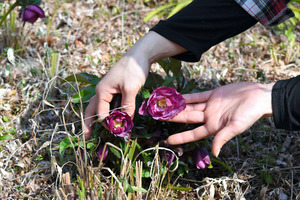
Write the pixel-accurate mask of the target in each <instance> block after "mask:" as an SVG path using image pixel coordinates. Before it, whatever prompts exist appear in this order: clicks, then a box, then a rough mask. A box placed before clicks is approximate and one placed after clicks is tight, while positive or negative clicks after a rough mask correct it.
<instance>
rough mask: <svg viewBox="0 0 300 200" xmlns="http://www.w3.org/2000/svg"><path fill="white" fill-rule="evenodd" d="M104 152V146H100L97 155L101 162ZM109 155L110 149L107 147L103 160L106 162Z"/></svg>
mask: <svg viewBox="0 0 300 200" xmlns="http://www.w3.org/2000/svg"><path fill="white" fill-rule="evenodd" d="M103 150H104V145H103V144H100V145H99V147H98V148H97V150H96V154H97V156H98V158H99V160H101V157H102V154H103ZM107 154H108V148H107V147H106V148H105V151H104V154H103V158H102V160H105V158H106V157H107Z"/></svg>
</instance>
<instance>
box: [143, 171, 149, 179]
mask: <svg viewBox="0 0 300 200" xmlns="http://www.w3.org/2000/svg"><path fill="white" fill-rule="evenodd" d="M142 177H144V178H149V177H150V171H149V170H147V169H142Z"/></svg>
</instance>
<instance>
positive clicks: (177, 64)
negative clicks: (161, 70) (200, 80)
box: [170, 58, 181, 77]
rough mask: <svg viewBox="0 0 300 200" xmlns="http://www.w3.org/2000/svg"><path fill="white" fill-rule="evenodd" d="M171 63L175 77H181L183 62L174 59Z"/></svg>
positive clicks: (171, 59)
mask: <svg viewBox="0 0 300 200" xmlns="http://www.w3.org/2000/svg"><path fill="white" fill-rule="evenodd" d="M170 62H171V63H170V65H171V71H172V73H173V74H174V76H176V77H178V76H179V75H180V70H181V61H180V60H176V59H174V58H170Z"/></svg>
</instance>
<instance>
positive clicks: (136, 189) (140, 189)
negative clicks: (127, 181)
mask: <svg viewBox="0 0 300 200" xmlns="http://www.w3.org/2000/svg"><path fill="white" fill-rule="evenodd" d="M131 188H132V190H133V191H135V192H145V193H146V192H148V191H147V190H146V189H144V188H140V187H136V186H131Z"/></svg>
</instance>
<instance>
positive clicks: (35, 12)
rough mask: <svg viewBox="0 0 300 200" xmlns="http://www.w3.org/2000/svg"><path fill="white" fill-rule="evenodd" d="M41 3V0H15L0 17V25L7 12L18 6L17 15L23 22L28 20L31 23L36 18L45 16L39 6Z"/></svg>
mask: <svg viewBox="0 0 300 200" xmlns="http://www.w3.org/2000/svg"><path fill="white" fill-rule="evenodd" d="M41 3H42V1H41V0H17V1H16V2H15V3H14V4H13V5H11V6H10V8H9V10H8V11H7V12H6V13H4V15H3V16H2V17H1V21H0V27H1V26H2V23H3V22H4V21H5V19H6V17H7V16H8V15H9V13H10V12H11V11H13V10H14V9H15V8H16V7H18V6H21V8H20V15H19V16H20V18H21V20H22V21H23V22H24V23H26V22H30V23H32V24H33V23H35V22H36V21H37V20H38V18H45V13H44V11H43V9H42V8H41V7H40V6H39V5H40V4H41Z"/></svg>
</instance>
